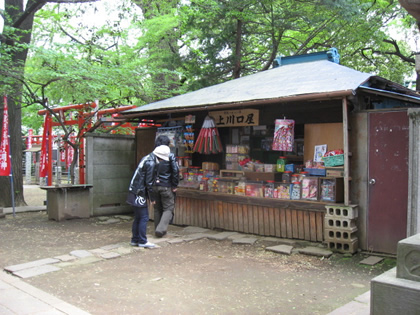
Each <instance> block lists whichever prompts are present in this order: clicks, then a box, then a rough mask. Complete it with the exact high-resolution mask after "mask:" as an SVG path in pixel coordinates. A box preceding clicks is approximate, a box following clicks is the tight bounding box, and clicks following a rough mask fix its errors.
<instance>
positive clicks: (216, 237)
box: [208, 232, 238, 241]
mask: <svg viewBox="0 0 420 315" xmlns="http://www.w3.org/2000/svg"><path fill="white" fill-rule="evenodd" d="M235 234H238V233H237V232H221V233H217V234H211V235H209V236H208V239H210V240H214V241H223V240H225V239H227V238H228V237H230V236H232V235H235Z"/></svg>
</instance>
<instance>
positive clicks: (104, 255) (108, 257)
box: [100, 252, 121, 259]
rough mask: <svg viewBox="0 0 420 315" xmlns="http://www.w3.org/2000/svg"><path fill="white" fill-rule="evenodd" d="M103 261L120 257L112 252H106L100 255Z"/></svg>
mask: <svg viewBox="0 0 420 315" xmlns="http://www.w3.org/2000/svg"><path fill="white" fill-rule="evenodd" d="M100 256H101V257H102V258H103V259H112V258H117V257H121V255H120V254H118V253H114V252H108V253H105V254H101V255H100Z"/></svg>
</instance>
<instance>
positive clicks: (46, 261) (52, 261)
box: [4, 258, 60, 272]
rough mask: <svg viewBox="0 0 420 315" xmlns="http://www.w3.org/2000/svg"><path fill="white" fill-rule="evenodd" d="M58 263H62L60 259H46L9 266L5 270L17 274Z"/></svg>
mask: <svg viewBox="0 0 420 315" xmlns="http://www.w3.org/2000/svg"><path fill="white" fill-rule="evenodd" d="M58 262H60V261H59V260H58V259H54V258H45V259H39V260H35V261H31V262H28V263H24V264H19V265H13V266H7V267H5V268H4V269H5V270H7V271H10V272H15V271H19V270H23V269H28V268H33V267H38V266H43V265H49V264H55V263H58Z"/></svg>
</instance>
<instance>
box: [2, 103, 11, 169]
mask: <svg viewBox="0 0 420 315" xmlns="http://www.w3.org/2000/svg"><path fill="white" fill-rule="evenodd" d="M3 99H4V110H3V125H2V129H1V143H0V176H11V175H12V161H11V156H10V140H9V137H10V135H9V115H8V112H7V96H4V98H3Z"/></svg>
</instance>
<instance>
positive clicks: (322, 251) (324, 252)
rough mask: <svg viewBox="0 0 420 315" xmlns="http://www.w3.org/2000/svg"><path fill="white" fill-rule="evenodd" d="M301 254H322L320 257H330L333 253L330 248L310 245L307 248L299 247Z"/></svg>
mask: <svg viewBox="0 0 420 315" xmlns="http://www.w3.org/2000/svg"><path fill="white" fill-rule="evenodd" d="M298 252H299V254H305V255H311V256H320V257H327V258H328V257H330V256H331V255H332V254H333V253H332V251H330V250H328V249H323V248H319V247H315V246H308V247H305V248H300V249H298Z"/></svg>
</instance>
